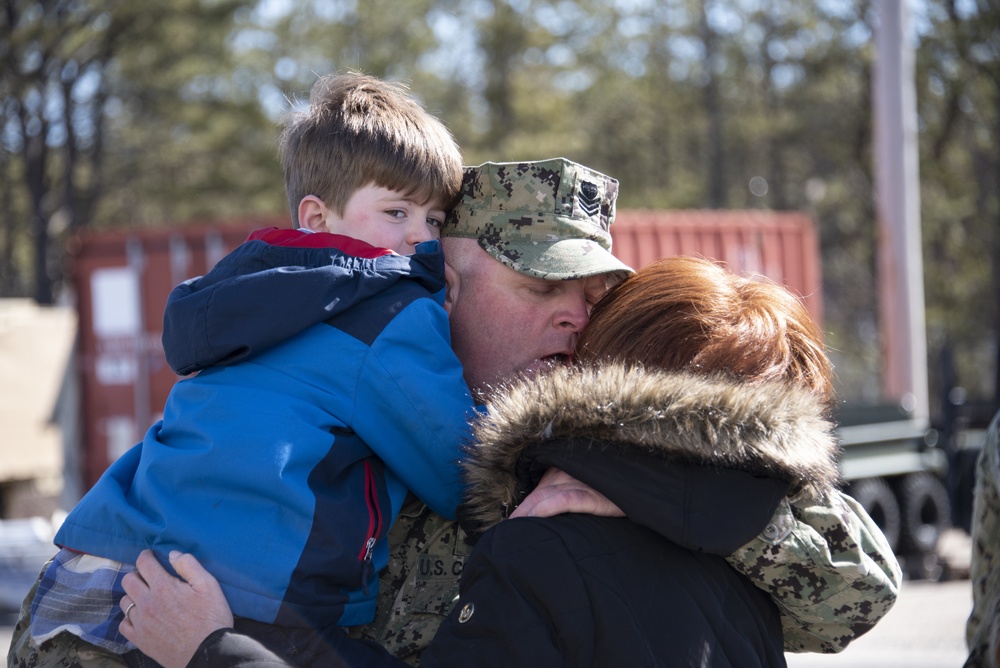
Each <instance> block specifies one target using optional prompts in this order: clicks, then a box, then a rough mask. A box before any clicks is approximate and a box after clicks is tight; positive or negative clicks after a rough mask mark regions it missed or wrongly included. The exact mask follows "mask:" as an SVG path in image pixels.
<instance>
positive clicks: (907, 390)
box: [873, 0, 930, 422]
mask: <svg viewBox="0 0 1000 668" xmlns="http://www.w3.org/2000/svg"><path fill="white" fill-rule="evenodd" d="M875 7H877V11H878V26H877V27H876V42H875V45H876V54H877V55H876V60H875V72H874V77H873V87H874V90H873V99H874V106H875V119H874V121H875V122H874V139H875V188H876V193H875V206H876V212H877V216H878V230H879V244H878V275H879V277H878V280H879V304H880V305H879V311H880V315H881V322H880V330H881V333H882V351H883V375H882V387H883V395H884V398H885V399H887V400H890V401H895V402H899V403H900V404H902V405H903V406H904V407H905V408H907V409H908V410H910V411H911V412H912V415H913V417H914V418H915V419H916V420H918V421H921V422H929V419H930V417H929V408H928V387H927V385H928V383H927V333H926V330H925V320H924V282H923V281H924V272H923V255H922V249H921V242H920V190H919V188H920V177H919V167H918V158H919V154H918V148H917V112H916V91H915V87H914V47H913V39H914V35H913V33H912V23H911V20H910V11H909V7H908V5H907V2H906V0H879V2H877V3H875Z"/></svg>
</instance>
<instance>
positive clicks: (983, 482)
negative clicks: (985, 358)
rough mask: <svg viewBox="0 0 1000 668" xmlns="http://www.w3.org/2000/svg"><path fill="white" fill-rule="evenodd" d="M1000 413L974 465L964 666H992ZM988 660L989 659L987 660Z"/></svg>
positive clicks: (997, 612)
mask: <svg viewBox="0 0 1000 668" xmlns="http://www.w3.org/2000/svg"><path fill="white" fill-rule="evenodd" d="M998 450H1000V413H998V414H997V416H996V417H995V418H994V419H993V423H992V424H991V425H990V428H989V431H988V432H987V435H986V442H985V443H984V444H983V450H982V452H980V453H979V461H978V463H977V464H976V487H975V492H974V493H973V502H972V503H973V505H972V572H971V574H970V579H971V580H972V614H971V615H969V621H968V623H967V625H966V628H965V640H966V644H967V645H968V647H969V658H968V660H967V661H966V664H965V665H967V666H985V665H992V664H991V663H990V662H988V661H987V657H988V656H991V657H995V656H996V654H997V652H996V642H997V638H996V637H995V636H996V635H997V629H996V626H997V622H998V620H1000V494H998V492H997V489H998V487H1000V485H998V480H1000V451H998ZM991 660H992V659H991Z"/></svg>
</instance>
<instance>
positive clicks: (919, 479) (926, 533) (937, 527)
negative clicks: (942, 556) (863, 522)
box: [898, 472, 951, 554]
mask: <svg viewBox="0 0 1000 668" xmlns="http://www.w3.org/2000/svg"><path fill="white" fill-rule="evenodd" d="M898 489H899V505H900V518H901V523H900V534H899V548H900V551H901V552H903V553H907V554H930V553H932V552H934V551H935V550H936V549H937V544H938V540H939V539H940V538H941V534H942V533H944V531H945V529H947V528H948V527H949V526H951V503H950V502H949V499H948V490H947V489H946V488H945V486H944V483H943V482H941V480H940V479H939V478H938V477H937V476H935V475H934V474H932V473H927V472H922V473H910V474H907V475H905V476H903V478H902V479H901V480H900V481H899V487H898Z"/></svg>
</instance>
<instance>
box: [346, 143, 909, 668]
mask: <svg viewBox="0 0 1000 668" xmlns="http://www.w3.org/2000/svg"><path fill="white" fill-rule="evenodd" d="M557 172H558V163H557V162H556V161H545V162H542V163H520V164H517V165H512V164H503V163H499V164H496V163H486V164H484V165H481V166H479V167H476V168H467V170H466V178H465V183H464V185H463V197H462V200H461V201H460V202H459V204H458V206H456V207H455V209H454V210H453V211H452V213H451V215H450V216H449V218H448V220H447V221H446V223H445V226H444V227H443V228H442V231H441V234H442V238H446V239H444V240H445V242H446V243H451V244H454V243H455V242H456V241H459V242H463V243H465V242H466V241H467V240H475V241H476V242H477V243H478V246H479V247H480V248H481V249H482V251H484V252H485V253H486V254H487V256H488V257H492V258H493V259H495V260H498V261H500V262H501V263H502V264H503V265H505V266H506V267H509V268H510V269H513V270H514V271H518V272H521V273H525V274H529V275H533V276H538V277H541V278H555V279H557V280H558V279H559V278H560V277H562V276H563V275H565V274H563V273H561V272H565V271H567V270H568V269H570V268H571V267H572V266H573V264H572V263H573V254H570V255H569V256H568V259H566V260H560V259H556V258H550V256H551V255H552V251H551V250H550V249H548V248H547V247H546V244H547V243H551V242H552V241H553V240H556V239H560V238H565V236H566V235H567V233H566V231H565V230H560V229H559V221H561V220H565V219H566V218H567V217H569V218H572V217H574V216H576V217H579V216H586V215H588V213H587V212H588V211H589V212H595V213H596V214H597V215H598V216H599V217H600V222H599V223H598V224H595V225H593V226H592V227H590V229H591V230H593V231H596V232H598V234H597V235H595V236H593V237H592V238H591V240H588V241H579V240H576V239H574V240H573V242H574V243H586V244H592V243H596V244H600V246H601V247H602V248H607V249H608V250H610V235H607V236H606V237H605V236H604V235H602V234H601V232H602V231H604V232H605V233H606V230H607V229H608V227H607V226H606V225H605V224H604V219H605V218H607V220H608V225H610V221H611V220H613V217H614V205H615V201H614V200H615V194H616V192H617V188H616V185H612V184H608V183H607V182H606V181H603V180H602V178H601V176H600V175H595V174H594V173H593V172H590V173H589V174H588V177H589V178H583V179H580V178H579V177H577V178H573V177H570V178H566V174H565V173H564V174H562V175H557ZM587 172H589V170H587ZM587 172H584V171H582V169H581V170H580V171H577V174H585V173H587ZM588 181H593V182H596V183H598V184H601V186H600V187H594V186H593V185H591V186H590V187H589V190H588V186H587V183H588ZM574 183H578V184H579V185H574ZM600 191H603V193H604V194H603V195H602V194H600ZM587 192H590V193H591V195H592V196H591V197H588V196H587ZM594 199H597V200H599V201H597V202H595V201H594ZM584 201H587V202H590V204H589V205H588V206H584V205H583V202H584ZM584 229H585V228H584ZM453 252H454V248H453V246H449V245H446V246H445V256H446V257H450V255H449V253H453ZM546 254H548V255H546ZM576 256H577V257H579V253H578V252H577V253H576ZM481 261H482V262H483V263H488V258H487V257H485V256H484V257H483V258H482V260H481ZM540 265H545V266H546V268H551V271H539V270H538V268H539V266H540ZM453 318H454V316H453ZM459 359H461V360H462V361H463V363H465V358H464V357H463V355H462V354H461V353H460V354H459ZM493 380H496V379H493ZM470 385H473V381H471V380H470ZM475 389H476V388H475V386H474V391H475ZM566 510H567V511H569V510H572V508H570V507H567V508H566ZM463 539H464V533H463V532H462V531H461V529H459V528H458V527H457V525H455V524H454V523H452V522H448V521H447V520H445V519H444V518H441V517H440V516H438V515H435V514H434V513H431V512H430V511H429V510H428V509H427V508H426V506H424V505H423V504H421V503H419V502H413V503H412V504H411V505H410V506H409V507H408V508H407V509H406V510H405V511H404V514H403V515H401V517H400V520H399V521H398V522H397V525H396V526H394V527H393V530H392V533H391V534H390V544H391V545H393V546H394V548H393V549H392V551H391V554H390V564H389V569H388V571H387V572H386V573H385V574H384V575H383V577H382V580H381V583H380V585H381V590H380V593H379V601H378V606H377V611H376V619H375V621H374V622H373V623H372V624H369V625H368V626H366V627H363V628H360V629H354V630H353V633H354V634H355V635H356V636H358V637H363V638H367V639H370V640H374V641H376V642H378V643H380V644H382V645H383V646H385V647H387V648H388V649H389V650H390V651H392V652H393V653H395V654H396V655H397V656H399V657H401V658H404V659H406V660H407V661H408V662H410V663H412V664H414V665H419V654H420V651H421V650H422V649H423V648H424V647H426V645H427V643H429V642H430V640H431V638H432V637H433V635H434V632H435V630H436V629H437V626H438V625H439V624H440V622H441V620H442V619H443V617H444V616H446V615H447V613H448V612H449V611H450V608H451V605H450V604H451V603H452V602H453V601H455V600H457V598H458V583H457V581H456V579H449V578H448V576H447V573H448V572H452V573H459V572H460V571H461V565H462V564H463V563H464V559H465V556H466V555H467V554H468V551H469V548H468V546H467V545H465V543H464V540H463ZM728 561H729V563H730V564H731V565H732V566H733V567H735V568H736V569H737V570H738V571H740V572H741V573H743V574H745V575H746V576H747V577H748V578H749V579H750V580H751V581H752V582H754V584H756V585H757V586H758V587H760V588H762V589H764V590H765V591H767V592H768V593H769V594H771V596H772V598H773V599H774V600H775V602H776V603H777V604H778V607H779V609H780V610H781V613H782V626H783V630H784V640H785V649H786V650H788V651H792V652H824V653H833V652H839V651H841V650H842V649H844V648H845V647H846V646H847V645H848V644H849V643H850V642H851V641H852V640H854V639H855V638H857V637H859V636H860V635H862V634H864V633H865V632H867V631H868V630H869V629H870V628H871V627H872V626H874V624H875V623H876V622H877V621H878V620H879V619H881V618H882V617H883V616H884V615H885V613H887V612H888V611H889V609H890V608H891V607H892V605H893V604H894V603H895V601H896V596H897V594H898V592H899V585H900V582H901V580H902V574H901V571H900V568H899V564H898V562H897V560H896V558H895V556H894V555H893V553H892V551H891V550H890V548H889V546H888V544H887V543H886V541H885V538H884V536H883V535H882V532H881V530H880V529H879V528H878V526H877V525H876V524H875V523H874V521H872V520H871V518H870V517H869V516H868V514H867V513H866V512H865V511H864V509H862V508H861V506H860V505H859V504H857V502H856V501H854V499H852V498H850V497H849V496H846V495H843V494H840V495H837V496H836V497H833V498H824V499H817V498H810V497H808V496H806V495H804V494H801V495H799V496H797V497H791V498H789V499H786V500H785V501H784V502H783V503H782V504H781V506H780V507H779V509H778V510H777V512H776V513H775V515H774V517H773V518H772V521H771V523H770V524H769V525H768V527H767V528H766V529H765V531H764V532H763V533H762V534H761V535H760V536H759V537H758V538H757V539H755V540H754V541H751V542H750V543H749V544H747V545H745V546H744V547H742V548H741V549H740V550H738V551H737V552H736V553H735V554H733V555H731V556H730V557H729V558H728Z"/></svg>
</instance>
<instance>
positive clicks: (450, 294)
mask: <svg viewBox="0 0 1000 668" xmlns="http://www.w3.org/2000/svg"><path fill="white" fill-rule="evenodd" d="M459 283H460V281H459V278H458V272H457V271H455V270H454V269H452V268H451V265H450V264H448V261H447V260H445V262H444V286H445V294H444V310H445V312H446V313H447V314H448V315H451V309H452V308H454V306H455V300H457V299H458V284H459Z"/></svg>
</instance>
